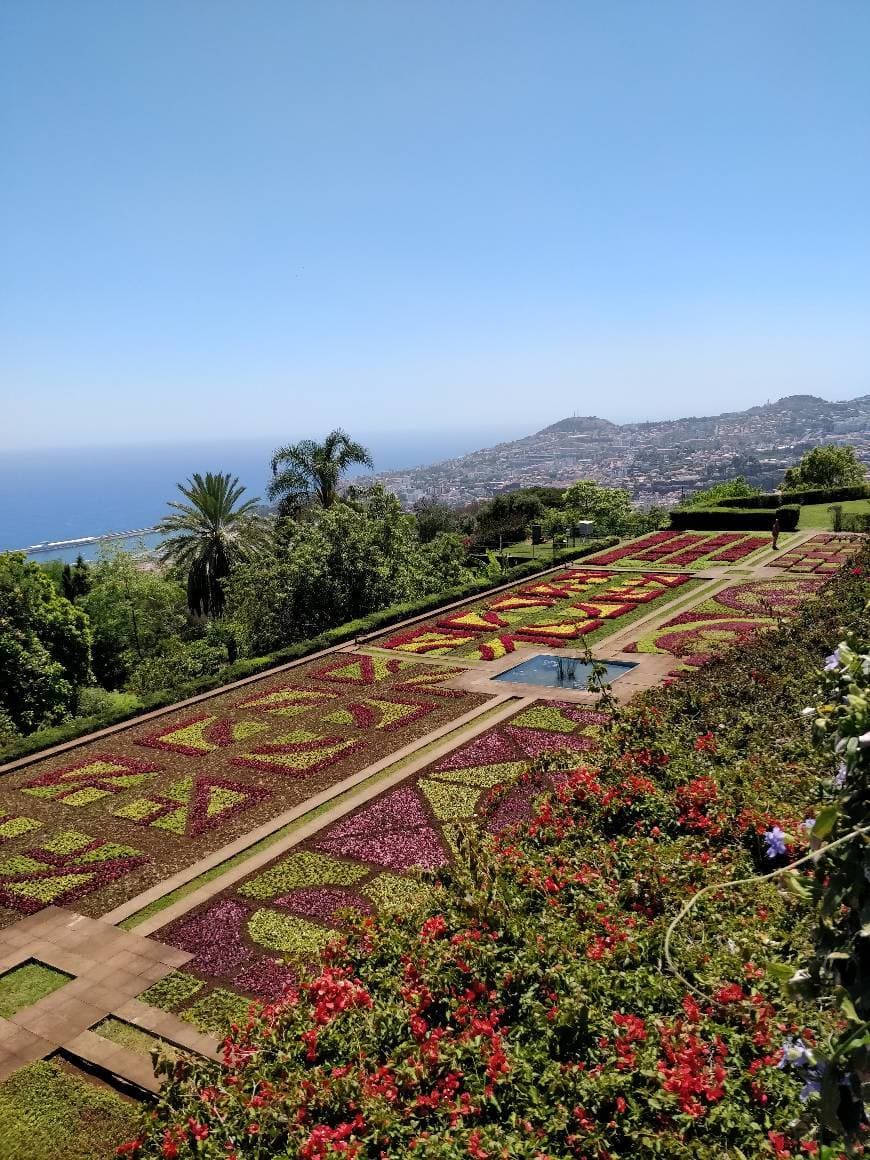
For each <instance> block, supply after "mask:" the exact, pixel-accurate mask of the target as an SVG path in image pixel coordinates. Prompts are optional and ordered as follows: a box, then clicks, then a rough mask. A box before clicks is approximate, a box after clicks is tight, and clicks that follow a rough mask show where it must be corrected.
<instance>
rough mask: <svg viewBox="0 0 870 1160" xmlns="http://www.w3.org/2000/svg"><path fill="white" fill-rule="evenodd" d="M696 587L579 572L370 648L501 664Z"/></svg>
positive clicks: (593, 634) (644, 576) (680, 578)
mask: <svg viewBox="0 0 870 1160" xmlns="http://www.w3.org/2000/svg"><path fill="white" fill-rule="evenodd" d="M693 583H695V581H693V579H692V577H690V576H688V575H683V574H680V573H658V572H638V573H626V572H611V571H608V570H606V569H600V568H599V569H581V568H572V569H569V570H566V571H564V572H559V573H557V574H555V575H553V576H548V577H547V578H546V579H543V580H537V581H534V582H532V583H529V584H523V585H520V586H518V587H516V588H514V589H511V590H509V591H507V592H501V593H499V594H498V595H497V596H493V597H489V598H488V599H486V600H480V601H477V602H475V603H474V604H472V605H470V606H469V607H468V608H462V609H459V610H456V611H454V612H451V613H450V614H448V615H446V616H444V615H442V616H439V617H433V618H432V619H431V620H426V621H424V622H423V623H422V624H416V625H414V626H413V627H411V628H408V629H404V630H402V631H400V632H395V631H394V632H391V633H388V634H386V635H385V636H383V637H378V638H376V639H375V640H374V641H372V642H371V643H372V644H373V645H374V646H376V647H377V648H382V649H387V650H390V651H393V652H398V653H405V654H409V655H412V656H426V657H444V656H449V657H451V658H465V657H467V658H469V659H473V660H478V661H494V660H500V659H501V658H502V657H504V656H506V655H507V654H509V653H512V652H514V651H515V650H516V649H517V648H520V647H523V646H528V645H538V646H540V647H541V648H542V649H553V648H564V647H566V646H567V647H577V646H578V645H579V644H580V643H581V642H585V643H586V644H592V643H593V642H595V641H598V640H601V639H602V638H603V637H605V636H609V635H610V634H611V633H613V632H614V631H615V630H616V629H618V628H622V627H624V626H625V625H626V624H628V623H630V622H631V621H632V620H634V619H638V618H639V617H641V616H645V615H647V614H648V613H649V612H650V611H652V609H653V608H654V607H655V606H657V605H661V604H663V603H665V602H666V601H669V600H672V599H673V597H674V595H675V594H676V593H677V592H678V591H679V594H680V595H681V596H682V595H685V594H686V592H688V591H689V590H690V586H691V585H692V584H693Z"/></svg>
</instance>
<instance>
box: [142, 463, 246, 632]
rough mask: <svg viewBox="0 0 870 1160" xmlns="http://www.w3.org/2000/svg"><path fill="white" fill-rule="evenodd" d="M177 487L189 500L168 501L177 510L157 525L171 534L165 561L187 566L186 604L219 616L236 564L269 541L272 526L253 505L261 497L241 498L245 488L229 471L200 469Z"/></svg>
mask: <svg viewBox="0 0 870 1160" xmlns="http://www.w3.org/2000/svg"><path fill="white" fill-rule="evenodd" d="M177 487H178V490H179V491H180V492H181V494H182V495H183V496H185V498H186V499H187V500H188V501H189V502H188V503H177V502H174V501H170V502H169V507H171V508H174V509H175V511H174V512H173V514H172V515H168V516H164V518H163V519H162V520H161V521H160V523H159V524H158V525H157V530H158V531H159V532H163V533H164V534H165V535H166V536H168V537H169V538H168V539H166V540H164V541H163V542H162V544H161V545H160V556H161V559H162V560H163V561H164V562H168V563H172V564H176V565H178V566H179V567H180V568H183V569H186V570H187V604H188V607H189V608H190V611H191V612H192V613H194V615H196V616H220V615H221V613H222V612H223V609H224V600H225V597H224V588H223V582H224V580H225V579H226V577H227V576H229V574H230V572H231V571H232V569H233V567H234V566H235V564H237V563H240V562H242V561H244V560H248V559H250V558H251V556H253V555H254V554H255V553H256V552H258V551H259V550H260V549H261V548H262V547H263V546H265V543H266V538H267V531H266V527H265V524H264V522H263V521H262V520H261V519H260V518H259V517H258V516H256V515H255V514H254V511H253V509H254V508H255V507H256V505H257V504H258V503H259V502H260V500H259V496H258V497H256V498H255V499H248V500H245V502H244V503H242V504H239V506H238V507H237V506H236V504H237V503H238V501H239V500H240V499H241V497H242V495H243V493H244V491H245V488H244V486H243V485H242V484H240V483H239V480H238V477H237V476H235V475H230V474H229V472H226V473H224V472H218V473H217V474H213V473H212V472H211V471H208V472H206V475H205V478H203V477H202V476H201V475H200V474H199V472H195V473H194V474H193V475H192V476H191V478H190V479H189V480H188V481H187V486H186V487H185V486H184V484H181V483H179V484H178V485H177Z"/></svg>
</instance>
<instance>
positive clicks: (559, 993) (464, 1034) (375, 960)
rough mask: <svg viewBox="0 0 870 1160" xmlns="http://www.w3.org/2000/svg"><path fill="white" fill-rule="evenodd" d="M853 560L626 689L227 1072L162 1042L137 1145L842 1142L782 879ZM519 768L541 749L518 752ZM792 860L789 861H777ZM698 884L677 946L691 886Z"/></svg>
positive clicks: (821, 791) (794, 849)
mask: <svg viewBox="0 0 870 1160" xmlns="http://www.w3.org/2000/svg"><path fill="white" fill-rule="evenodd" d="M867 563H868V557H867V553H865V555H864V558H863V560H862V561H859V562H858V563H857V564H856V565H855V566H854V567H853V568H850V569H848V570H847V571H846V573H845V574H844V575H842V576H841V577H839V578H837V579H836V580H835V581H834V582H833V583H832V584H831V585H830V586H829V587H828V588H827V589H826V590H825V593H824V596H823V597H822V598H821V599H820V600H817V601H815V602H813V604H812V605H811V606H809V607H808V608H806V610H805V611H803V612H802V613H801V614H800V615H799V616H798V617H797V618H796V620H795V621H793V622H792V623H791V624H789V625H785V626H783V627H780V628H778V629H777V630H775V631H772V632H771V633H769V634H768V635H766V636H764V637H761V638H758V639H757V640H756V641H755V642H753V643H750V644H749V645H747V646H744V647H743V648H742V649H741V650H740V651H737V652H732V653H729V654H723V656H722V657H720V658H719V659H718V660H714V661H712V662H711V663H710V664H709V665H708V666H706V667H705V668H704V669H703V670H701V671H700V672H697V673H693V674H691V675H690V676H687V677H686V678H685V679H682V678H681V679H679V680H677V681H676V683H673V684H672V685H671V686H670V687H669V688H666V689H665V688H663V689H658V690H655V691H652V692H650V693H648V694H645V695H644V696H642V697H640V698H638V699H637V700H636V701H635V702H633V703H632V705H631V706H630V707H628V708H627V709H624V710H622V711H621V713H620V715H619V716H618V717H617V718H616V719H615V721H614V723H613V726H612V728H611V730H610V731H608V732H606V733H605V736H604V740H603V744H602V749H601V751H600V752H599V753H598V754H597V755H595V761H596V765H597V768H596V769H590V768H585V767H583V768H575V769H572V770H570V771H568V772H566V773H565V774H563V777H562V781H561V785H560V788H559V789H558V791H557V792H556V793H555V794H551V795H550V796H549V797H547V798H546V799H545V800H543V801H542V802H539V804H538V808H537V811H536V814H535V816H534V818H533V820H532V822H531V823H529V824H527V825H524V826H522V827H520V828H518V829H515V830H513V831H507V832H505V833H503V834H502V835H501V836H500V837H499V838H498V839H497V840H495V841H494V842H490V841H488V840H484V841H482V842H481V841H478V840H476V839H475V837H474V834H473V832H467V833H466V834H465V836H464V838H461V839H460V845H461V851H460V857H459V859H458V861H457V863H456V865H455V867H454V869H452V870H451V871H450V872H449V873H444V874H443V875H442V878H441V882H440V884H439V885H436V886H435V888H434V889H433V890H432V891H431V892H430V893H429V894H428V895H427V894H423V893H422V892H421V902H420V905H419V907H418V908H417V909H416V910H412V911H409V912H407V913H405V914H404V915H400V916H398V917H393V918H390V919H364V920H361V922H360V925H359V926H358V927H357V928H356V929H355V930H354V931H353V932H352V933H351V934H350V935H349V936H348V938H347V939H346V940H345V942H344V943H342V944H339V945H336V946H335V947H334V948H333V950H332V951H331V952H330V953H329V954H328V956H327V962H326V964H325V965H324V966H323V967H322V968H318V969H317V971H316V972H314V975H315V977H312V978H310V981H308V982H307V983H305V984H304V985H303V988H302V994H301V996H300V998H299V1000H298V1001H293V1000H292V999H291V1000H290V1001H288V1002H287V1003H286V1004H283V1005H278V1006H277V1007H273V1008H267V1009H265V1010H262V1011H260V1010H258V1009H256V1008H254V1009H253V1010H252V1014H251V1017H250V1019H249V1020H248V1022H247V1024H246V1025H245V1026H243V1027H240V1028H236V1029H235V1030H234V1031H233V1033H232V1034H231V1035H230V1036H229V1038H228V1039H227V1041H226V1045H225V1063H224V1066H223V1068H221V1067H218V1066H215V1065H213V1064H208V1063H205V1062H203V1063H199V1062H197V1063H195V1064H192V1065H190V1066H188V1065H186V1064H181V1065H172V1066H170V1065H166V1067H165V1069H164V1070H165V1072H166V1076H167V1081H168V1082H167V1086H166V1087H165V1089H164V1091H163V1094H162V1096H161V1100H160V1102H159V1104H158V1107H157V1110H156V1113H155V1114H154V1116H153V1118H149V1119H148V1120H147V1121H145V1123H144V1126H143V1133H142V1137H141V1138H140V1140H139V1141H137V1142H136V1143H135V1144H132V1145H131V1148H130V1152H131V1153H132V1154H136V1155H142V1156H147V1157H158V1156H162V1157H170V1158H171V1157H177V1156H183V1157H188V1156H198V1157H205V1156H210V1157H219V1156H220V1157H226V1156H228V1155H232V1156H235V1157H238V1158H242V1157H246V1158H247V1157H262V1158H265V1157H273V1156H279V1155H280V1156H298V1157H301V1158H303V1160H314V1158H325V1157H329V1156H338V1155H341V1156H344V1157H357V1158H358V1160H362V1158H366V1160H368V1158H375V1157H399V1156H403V1157H404V1156H414V1157H422V1158H427V1160H448V1158H456V1160H458V1158H460V1157H469V1156H470V1157H473V1158H478V1160H480V1158H487V1157H492V1158H493V1160H495V1158H497V1157H521V1158H528V1160H556V1158H562V1157H569V1156H575V1157H582V1158H584V1160H593V1158H594V1160H613V1158H617V1157H645V1156H650V1157H652V1156H658V1157H667V1158H673V1160H690V1158H691V1160H714V1158H716V1160H718V1158H720V1157H723V1156H734V1157H744V1158H748V1157H778V1158H780V1160H786V1158H791V1157H797V1156H815V1157H818V1158H819V1160H831V1158H833V1157H839V1156H840V1155H841V1154H842V1153H841V1145H840V1143H839V1141H837V1140H836V1138H830V1137H828V1136H826V1135H825V1133H824V1131H822V1130H820V1129H819V1126H818V1096H817V1094H816V1087H817V1085H816V1083H815V1079H814V1071H813V1064H812V1062H811V1061H812V1050H813V1047H814V1045H815V1044H816V1043H818V1042H822V1041H824V1039H825V1038H826V1037H827V1036H828V1035H829V1034H832V1033H833V1032H835V1031H836V1030H837V1029H838V1025H839V1024H840V1022H841V1017H840V1015H839V1013H838V1012H835V1011H833V1010H831V1009H829V1008H828V1007H827V1006H825V1005H816V1004H808V1003H805V1002H803V1001H801V1000H799V999H797V998H795V997H793V996H791V995H790V994H789V993H787V992H784V991H783V990H782V988H781V986H780V984H779V983H778V982H777V978H778V977H779V976H780V975H781V969H780V968H781V961H782V960H789V959H792V958H794V957H796V956H799V955H800V954H801V953H802V952H803V951H805V950H806V948H807V947H808V946H809V938H810V934H811V931H812V915H811V912H810V911H809V909H808V907H807V905H806V903H805V902H804V901H803V900H802V899H801V898H800V897H798V896H797V895H795V894H792V893H790V892H789V890H787V889H784V888H778V886H777V885H776V884H775V883H774V882H773V881H768V880H764V881H758V882H754V883H752V884H750V885H744V886H742V887H741V888H740V889H733V888H732V889H725V888H724V884H726V883H732V882H734V881H735V880H741V879H746V878H748V877H752V876H754V875H757V874H759V873H761V874H767V872H769V871H770V870H772V869H777V868H780V867H783V868H784V867H785V866H787V864H788V862H789V861H790V860H792V859H793V858H794V857H795V856H796V855H799V854H802V853H803V852H805V851H806V850H807V849H808V837H807V827H806V825H805V824H803V823H804V820H805V818H806V816H807V814H812V813H813V812H814V811H815V810H816V809H817V804H816V803H817V802H818V801H819V800H820V799H821V798H823V797H824V796H825V794H826V793H827V792H828V791H827V789H826V787H829V786H830V785H831V783H832V781H833V778H834V774H835V770H833V769H832V768H831V761H830V757H829V755H828V753H827V752H826V751H825V750H823V749H822V748H820V747H816V746H814V744H813V741H812V734H811V728H810V723H809V722H807V721H806V720H805V719H804V717H803V716H802V710H803V708H804V707H805V705H806V704H807V703H808V699H809V698H811V696H812V693H813V690H814V688H815V685H816V681H817V672H818V668H819V666H820V665H821V663H822V658H823V657H824V655H825V653H826V652H827V651H828V649H829V647H830V644H829V642H830V641H831V640H832V639H836V638H837V635H838V632H839V629H840V626H841V625H845V626H846V627H847V628H848V627H849V626H850V625H851V626H857V625H859V624H860V623H861V620H862V617H863V616H864V603H865V599H866V584H865V580H864V576H863V575H862V574H861V573H862V569H866V567H867ZM527 776H528V778H529V779H531V782H532V784H534V782H535V779H537V778H539V777H540V772H539V771H538V772H536V771H535V770H534V769H532V770H530V772H529V774H528V775H527ZM783 881H788V877H787V876H786V878H785V879H784V880H783ZM716 882H720V883H722V884H723V889H721V890H719V891H715V892H712V893H709V894H707V895H706V896H705V897H704V898H703V900H701V901H699V902H698V905H697V906H696V907H695V908H694V910H693V911H692V913H691V917H690V919H687V920H686V921H685V922H684V923H683V924H682V925H681V926H678V927H677V930H676V933H675V937H674V940H673V943H672V956H673V957H672V964H673V967H672V969H671V970H666V969H664V968H663V961H662V949H663V944H664V939H665V933H666V931H667V930H668V928H669V927H670V926H671V925H672V922H673V920H674V918H675V916H677V915H678V914H679V913H680V912H681V909H682V908H683V907H684V905H685V903H686V902H687V900H688V899H690V898H692V897H693V896H694V895H695V894H696V893H697V891H698V890H699V889H700V888H701V887H703V886H706V885H709V884H710V883H716Z"/></svg>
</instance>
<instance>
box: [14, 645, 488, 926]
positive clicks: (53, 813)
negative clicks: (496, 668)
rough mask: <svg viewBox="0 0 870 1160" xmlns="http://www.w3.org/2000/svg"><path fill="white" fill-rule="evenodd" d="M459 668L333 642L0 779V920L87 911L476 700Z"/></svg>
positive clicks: (100, 908)
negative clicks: (311, 656) (325, 653)
mask: <svg viewBox="0 0 870 1160" xmlns="http://www.w3.org/2000/svg"><path fill="white" fill-rule="evenodd" d="M457 671H458V670H456V669H452V668H449V667H445V668H440V667H439V668H438V669H433V667H432V666H431V665H430V666H424V665H420V664H418V663H416V662H414V661H413V660H412V659H409V658H399V657H397V658H387V657H370V656H362V655H359V654H354V653H341V654H337V655H335V656H333V657H329V658H325V659H322V660H321V661H319V662H312V663H311V664H309V665H304V666H300V667H299V668H296V669H293V670H292V672H290V673H287V674H284V675H282V677H281V678H280V679H276V678H275V677H274V676H273V677H271V679H270V678H268V677H267V678H264V679H263V681H262V682H255V683H253V684H250V685H248V686H247V687H245V688H244V689H241V690H240V689H235V690H233V692H232V693H227V694H225V695H222V696H217V697H214V698H212V699H209V700H208V701H207V702H205V703H203V704H201V705H198V706H196V707H195V708H190V707H189V708H188V709H186V710H183V711H179V712H176V713H172V714H167V715H165V716H162V717H160V718H158V719H157V720H154V721H150V722H148V723H147V724H141V725H138V726H135V725H134V726H131V727H130V728H129V729H125V730H123V731H121V732H119V733H116V734H114V735H113V736H112V737H111V738H104V739H101V740H100V741H98V742H93V743H91V744H89V745H83V746H81V747H77V748H76V749H75V750H74V751H72V752H69V753H66V754H64V755H63V756H62V757H56V758H53V759H47V760H45V761H41V762H36V763H34V764H31V765H29V766H27V767H26V768H24V769H22V770H17V771H16V772H14V773H13V774H10V775H9V776H8V777H6V778H4V780H3V782H2V783H0V924H2V925H6V924H8V923H10V922H14V921H16V920H17V919H18V918H20V917H21V915H22V914H30V913H33V912H34V911H36V910H39V909H41V908H42V907H43V906H46V905H49V904H52V903H54V904H57V905H70V904H74V905H75V907H76V908H77V909H79V910H82V911H83V912H84V913H89V914H93V915H98V914H101V913H105V911H106V910H109V909H111V908H112V907H113V906H115V905H118V904H119V903H120V902H122V901H124V900H125V899H127V898H130V897H133V896H134V895H135V894H138V893H139V892H141V891H142V890H144V889H146V888H147V887H149V886H151V885H153V884H154V883H156V882H159V881H161V880H162V879H165V878H167V877H169V876H170V875H171V874H173V873H174V872H175V871H177V870H179V869H181V868H182V867H184V866H187V865H190V864H191V863H193V862H195V861H197V860H198V859H199V858H201V857H203V855H204V854H206V853H208V852H209V851H211V850H214V849H217V848H220V847H221V846H223V845H225V844H226V843H228V842H230V841H232V840H233V839H235V838H237V837H239V836H240V835H242V834H244V833H246V832H248V831H249V830H252V829H254V828H256V827H257V826H259V825H261V824H262V823H264V822H266V821H268V820H269V819H271V818H273V817H276V816H277V815H279V814H281V813H282V812H284V811H285V810H287V809H289V808H290V807H292V806H294V805H297V804H299V803H301V802H303V801H305V800H306V799H307V798H309V797H311V796H313V795H315V794H317V793H319V792H320V791H321V790H324V789H327V788H328V787H329V786H331V785H334V784H336V783H337V782H340V781H342V780H343V779H344V778H346V777H348V776H350V775H351V774H353V773H356V772H358V771H360V770H362V769H364V768H365V767H366V766H368V765H370V764H372V763H373V762H376V761H378V760H380V759H383V758H386V757H389V755H390V754H391V753H394V752H396V751H397V750H399V749H401V748H402V747H403V746H405V745H407V744H408V743H409V742H411V741H414V740H416V739H417V738H420V737H422V736H423V735H424V734H426V733H427V732H429V731H430V730H433V729H437V728H438V727H439V726H442V725H444V724H446V723H448V722H450V721H453V720H455V719H456V718H458V717H460V716H462V715H463V714H464V713H467V712H468V711H470V710H471V709H474V708H475V707H477V706H480V705H482V704H485V703H486V700H487V698H486V697H483V696H476V695H473V694H466V693H462V692H457V691H451V690H447V689H444V688H442V685H443V683H444V681H446V680H449V678H450V677H451V676H452V675H453V674H454V673H455V672H457Z"/></svg>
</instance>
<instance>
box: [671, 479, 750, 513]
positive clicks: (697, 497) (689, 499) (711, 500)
mask: <svg viewBox="0 0 870 1160" xmlns="http://www.w3.org/2000/svg"><path fill="white" fill-rule="evenodd" d="M750 495H761V488H759V487H753V486H752V484H750V483H747V481H746V477H745V476H743V475H738V476H735V478H734V479H726V480H724V481H723V482H722V483H714V484H713V485H712V487H706V488H704V490H703V491H696V492H693V494H692V495H687V496H686V498H685V499H684V500H682V501H681V503H680V507H682V508H706V507H714V506H715V505H716V504H718V503H721V502H722V500H723V499H745V498H746V497H748V496H750Z"/></svg>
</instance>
